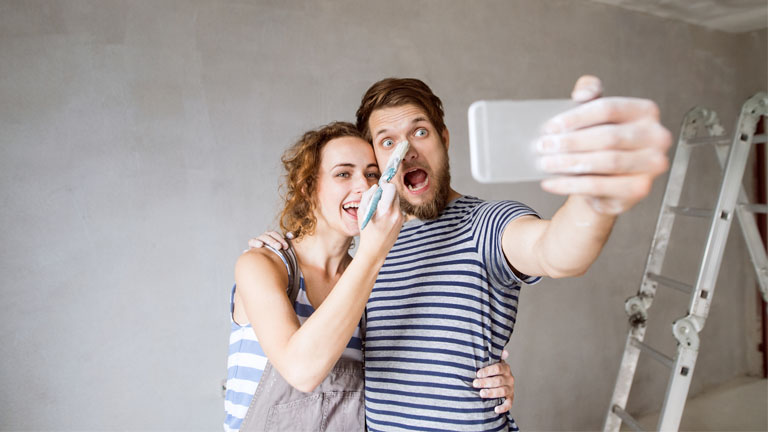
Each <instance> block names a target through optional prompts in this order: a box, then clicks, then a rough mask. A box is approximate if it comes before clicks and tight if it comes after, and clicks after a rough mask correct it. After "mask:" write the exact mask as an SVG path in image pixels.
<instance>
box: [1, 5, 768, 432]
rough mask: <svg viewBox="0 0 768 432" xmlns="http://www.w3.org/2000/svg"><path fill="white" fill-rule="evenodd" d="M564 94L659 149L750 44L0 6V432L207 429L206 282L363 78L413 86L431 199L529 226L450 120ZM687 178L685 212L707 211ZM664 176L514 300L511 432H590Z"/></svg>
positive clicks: (322, 11) (477, 14)
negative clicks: (437, 117) (692, 203)
mask: <svg viewBox="0 0 768 432" xmlns="http://www.w3.org/2000/svg"><path fill="white" fill-rule="evenodd" d="M583 73H593V74H596V75H599V76H601V77H602V79H603V80H604V83H605V88H606V93H607V94H610V95H619V94H623V95H631V96H645V97H650V98H653V99H655V100H657V101H658V102H659V104H660V106H661V108H662V111H663V121H664V123H665V124H666V125H667V126H668V127H669V128H670V129H671V130H673V131H674V132H675V133H677V129H678V125H679V122H680V120H681V118H682V116H683V114H684V113H685V111H686V110H687V109H688V108H689V107H691V106H693V105H695V104H705V105H708V106H710V107H713V108H715V109H718V110H720V111H722V112H723V113H724V114H723V117H724V120H725V122H726V124H727V125H731V124H732V123H733V121H734V120H735V118H736V114H735V113H736V110H737V108H738V107H739V105H740V104H741V102H742V101H743V100H744V99H745V98H746V97H748V96H749V95H750V94H752V93H753V92H755V91H757V90H759V89H761V88H762V89H765V87H766V33H765V31H763V32H756V33H749V34H743V35H730V34H726V33H720V32H714V31H708V30H705V29H702V28H699V27H695V26H692V25H688V24H684V23H680V22H675V21H668V20H662V19H658V18H654V17H650V16H646V15H643V14H639V13H632V12H626V11H622V10H620V9H615V8H613V7H610V6H604V5H597V4H592V3H584V2H580V1H579V2H577V1H564V0H546V1H544V0H537V1H534V0H526V1H523V0H517V1H501V0H498V1H482V2H468V1H459V0H440V1H438V0H416V1H412V0H407V1H406V0H396V1H387V2H372V1H364V2H360V1H353V0H346V1H329V0H325V1H288V2H285V1H147V0H142V1H104V0H90V1H86V0H71V1H54V0H50V1H43V0H1V1H0V184H2V189H0V203H2V205H1V206H0V242H2V245H3V247H2V250H0V286H1V287H2V302H0V328H2V331H1V332H0V352H1V353H2V363H3V367H2V369H0V389H2V390H0V407H2V408H0V428H1V429H35V430H40V429H93V430H124V429H135V430H153V429H154V430H160V429H162V430H169V429H177V430H215V429H218V428H219V424H220V422H221V420H222V418H223V414H222V412H223V409H222V405H223V401H222V399H221V394H220V388H219V386H220V381H221V379H222V378H223V377H224V376H225V373H226V350H227V335H228V325H229V323H228V318H227V296H228V291H229V288H230V286H231V284H232V278H233V276H232V268H233V264H234V261H235V259H236V257H237V256H238V254H239V253H240V251H241V250H242V249H243V247H244V246H245V241H246V240H247V238H248V237H249V236H250V235H252V234H256V233H259V232H261V231H262V230H263V229H265V228H267V227H274V226H275V224H274V221H275V217H274V215H275V213H276V211H277V205H278V203H279V195H278V192H277V185H278V179H277V176H278V174H279V169H278V168H279V167H278V159H279V156H280V154H281V152H282V151H283V149H284V148H285V147H286V146H287V145H288V144H289V143H291V142H292V141H293V140H294V139H296V138H297V137H298V136H299V134H300V133H301V132H302V131H304V130H305V129H307V128H310V127H314V126H317V125H320V124H323V123H326V122H329V121H331V120H338V119H341V120H351V119H352V117H353V114H354V110H355V109H356V107H357V103H358V101H359V98H360V96H361V95H362V93H363V92H364V91H365V89H366V88H367V87H368V86H369V85H370V84H371V83H372V82H374V81H376V80H378V79H380V78H383V77H387V76H415V77H420V78H422V79H424V80H425V81H427V82H428V83H429V84H430V85H431V86H432V87H433V89H434V90H435V91H436V93H437V94H438V95H441V96H442V97H443V101H444V103H445V105H446V112H447V124H448V127H449V128H450V130H451V132H452V144H453V145H452V147H451V158H452V164H453V166H452V169H453V178H454V187H455V188H456V189H457V190H459V191H461V192H463V193H469V194H474V195H479V196H483V197H487V198H513V199H518V200H521V201H524V202H527V203H528V204H530V205H532V206H533V207H535V208H537V209H539V210H540V211H541V212H542V213H543V214H544V215H547V216H549V215H551V214H552V212H553V211H554V209H556V208H557V206H558V205H559V203H560V202H561V200H560V199H559V198H557V197H554V196H547V195H545V194H543V193H542V192H541V191H540V190H539V189H538V187H537V186H536V185H535V184H519V185H503V186H493V187H486V186H481V185H480V184H478V183H475V182H474V181H473V180H472V179H471V177H470V174H469V154H468V148H467V145H466V134H467V130H466V119H465V116H466V114H465V113H466V108H467V107H468V105H469V103H470V102H472V101H473V100H476V99H481V98H550V97H566V96H567V95H568V94H569V92H570V88H571V86H572V84H573V82H574V80H575V79H576V78H577V77H578V76H579V75H581V74H583ZM713 161H714V159H711V158H710V159H708V160H705V161H704V162H705V164H704V165H703V167H704V168H702V169H701V170H700V171H698V172H697V173H696V181H695V185H696V188H695V189H694V191H693V192H696V193H711V191H710V189H711V187H712V186H711V185H713V184H714V185H716V183H717V182H716V181H715V180H713V179H712V176H713V175H714V174H713V173H714V167H715V165H714V162H713ZM664 180H665V179H664V178H662V179H659V181H657V182H656V185H655V188H654V191H653V193H652V195H651V196H650V197H649V198H648V199H647V200H646V201H644V202H643V203H642V204H640V205H639V206H637V208H635V209H634V210H632V211H631V212H630V213H629V214H627V215H625V216H623V217H622V218H621V219H620V221H619V222H618V224H617V225H616V228H615V230H614V233H613V237H612V238H611V240H610V241H609V243H608V245H607V247H606V249H605V251H604V252H603V254H602V256H601V257H600V259H599V260H598V261H597V263H596V264H595V265H594V267H593V269H592V270H590V272H589V273H588V274H587V275H586V276H584V277H582V278H580V279H575V280H562V281H544V282H542V283H540V284H539V285H537V286H535V287H533V288H529V289H525V291H524V292H523V295H522V299H521V301H522V303H521V310H520V315H519V322H518V324H517V328H516V330H517V331H516V333H515V335H514V336H513V338H512V341H511V343H510V346H509V349H510V350H511V352H512V356H511V358H510V363H511V364H512V366H513V369H514V372H515V374H516V376H517V378H518V381H517V383H518V384H517V398H516V401H515V409H514V412H515V416H516V417H517V418H518V422H519V424H520V425H521V426H522V427H523V428H525V429H528V430H541V429H552V430H554V429H574V430H575V429H596V428H599V427H600V425H601V423H602V419H603V415H604V411H605V409H606V407H607V404H608V400H609V397H610V392H611V389H612V386H613V380H614V374H615V371H616V369H617V367H618V362H619V356H620V353H621V351H622V348H623V341H624V335H625V329H626V324H625V322H626V321H625V316H624V313H623V301H624V299H625V298H626V297H628V296H630V295H632V294H633V293H634V292H635V291H636V289H637V287H638V284H639V279H640V275H641V273H642V268H643V265H644V261H645V256H646V254H647V252H648V247H649V244H650V240H651V235H652V230H653V226H654V224H655V219H656V215H657V212H658V210H659V204H660V201H661V193H662V191H663V186H664ZM694 195H695V194H694ZM684 235H685V236H686V241H689V240H690V239H693V238H694V234H693V232H690V233H688V232H686V233H684ZM691 241H692V240H691ZM700 251H701V248H700V246H688V247H685V248H682V249H681V250H680V251H679V257H675V258H671V261H670V263H669V264H668V268H670V269H675V270H680V271H683V270H688V271H690V270H691V269H692V268H694V267H693V264H691V263H692V262H695V260H696V259H698V257H699V256H700ZM694 269H695V268H694ZM750 272H751V267H750V266H749V264H748V262H747V255H746V252H745V250H744V246H743V242H742V241H740V239H738V238H737V237H736V236H732V240H731V241H730V242H729V244H728V250H727V252H726V263H725V265H724V267H723V271H722V276H723V277H721V281H723V282H724V283H722V284H721V286H720V288H719V290H718V292H717V295H716V296H715V302H714V305H713V308H712V314H711V319H710V321H709V322H708V324H707V327H706V328H705V329H704V331H703V336H702V338H703V352H702V355H701V356H700V362H699V365H698V368H697V370H696V374H695V377H694V383H693V391H694V392H697V391H700V390H701V389H703V388H705V387H707V386H711V385H714V384H716V383H719V382H722V381H724V380H727V379H728V378H729V377H732V376H735V375H740V374H745V373H749V372H755V370H754V369H755V367H754V365H752V366H751V363H750V362H749V361H748V359H749V358H750V356H752V357H754V355H755V353H754V344H753V341H751V340H750V339H749V338H747V337H746V336H744V335H745V331H746V330H747V328H748V327H750V326H751V325H752V324H753V319H754V308H755V306H754V305H755V303H754V291H755V288H754V278H753V277H752V275H751V273H750ZM687 277H688V278H689V280H692V277H693V276H692V274H691V275H689V276H687ZM664 296H666V297H665V300H664V301H665V302H666V303H667V304H662V302H661V301H659V302H657V308H658V310H659V312H660V313H661V315H664V314H665V313H666V315H668V316H666V317H664V318H662V319H661V322H662V324H660V325H659V329H658V330H654V329H652V330H651V331H650V332H651V333H655V334H658V335H659V336H658V339H657V340H661V341H663V342H666V343H667V345H666V350H667V352H671V351H672V347H673V345H672V338H671V336H668V335H667V333H668V323H669V322H671V320H672V319H674V318H677V317H679V316H681V315H682V314H684V309H685V304H686V302H685V300H684V299H682V298H680V297H679V296H678V297H677V298H675V297H676V294H675V293H672V294H664ZM675 301H676V302H678V303H677V307H676V308H674V309H673V308H672V307H671V306H669V305H668V304H671V303H674V302H675ZM750 310H751V312H750ZM750 313H751V314H752V315H751V316H750V315H749V314H750ZM745 317H746V318H745ZM662 346H663V344H662ZM753 363H754V362H753ZM649 367H651V368H655V365H650V366H649ZM661 374H662V372H660V371H658V370H655V369H652V372H651V373H641V374H640V377H642V382H641V383H639V384H638V385H637V386H636V391H635V393H633V396H632V402H633V403H634V404H635V408H633V411H635V412H642V411H649V410H653V409H655V408H657V406H658V405H659V404H660V400H661V397H662V395H663V391H664V389H663V382H664V379H665V378H666V376H661Z"/></svg>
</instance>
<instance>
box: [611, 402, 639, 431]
mask: <svg viewBox="0 0 768 432" xmlns="http://www.w3.org/2000/svg"><path fill="white" fill-rule="evenodd" d="M611 411H613V413H614V414H616V415H617V416H619V418H621V420H622V421H623V422H624V423H626V424H627V426H629V427H631V428H632V429H634V430H635V431H636V432H643V428H641V427H640V425H639V424H638V423H637V420H635V418H634V417H632V416H631V415H629V413H628V412H626V411H624V409H623V408H622V407H620V406H618V405H614V406H613V407H612V408H611Z"/></svg>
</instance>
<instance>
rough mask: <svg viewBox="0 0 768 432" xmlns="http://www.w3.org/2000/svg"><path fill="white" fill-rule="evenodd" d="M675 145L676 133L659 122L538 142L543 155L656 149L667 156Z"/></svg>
mask: <svg viewBox="0 0 768 432" xmlns="http://www.w3.org/2000/svg"><path fill="white" fill-rule="evenodd" d="M671 145H672V134H670V133H669V131H668V130H667V129H666V128H665V127H664V126H662V125H660V124H659V123H656V122H650V121H638V122H632V123H628V124H623V125H601V126H595V127H591V128H587V129H581V130H576V131H572V132H566V133H562V134H553V135H543V136H542V137H541V138H539V139H538V140H537V141H536V149H537V151H538V152H539V153H540V154H543V155H546V154H553V153H582V152H591V151H598V150H636V149H641V148H654V149H658V150H661V151H662V152H664V153H666V152H667V150H669V147H670V146H671Z"/></svg>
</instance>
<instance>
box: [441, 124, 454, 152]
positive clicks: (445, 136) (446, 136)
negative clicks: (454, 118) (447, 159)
mask: <svg viewBox="0 0 768 432" xmlns="http://www.w3.org/2000/svg"><path fill="white" fill-rule="evenodd" d="M440 136H441V137H443V145H445V149H446V150H448V147H449V146H450V145H451V134H450V133H448V128H447V127H446V128H443V133H441V134H440Z"/></svg>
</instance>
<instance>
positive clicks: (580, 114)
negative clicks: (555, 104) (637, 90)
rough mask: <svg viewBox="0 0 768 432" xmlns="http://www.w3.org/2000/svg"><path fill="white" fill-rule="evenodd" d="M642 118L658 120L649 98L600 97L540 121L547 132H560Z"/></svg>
mask: <svg viewBox="0 0 768 432" xmlns="http://www.w3.org/2000/svg"><path fill="white" fill-rule="evenodd" d="M643 118H650V119H653V120H658V118H659V107H658V106H657V105H656V104H655V103H654V102H653V101H650V100H647V99H636V98H626V97H608V98H600V99H597V100H593V101H591V102H587V103H585V104H582V105H579V106H577V107H576V108H573V109H570V110H568V111H566V112H564V113H562V114H558V115H556V116H555V117H552V118H551V119H550V120H549V121H547V122H546V123H545V124H544V127H543V129H544V131H545V132H546V133H548V134H555V133H563V132H569V131H574V130H577V129H583V128H587V127H591V126H598V125H603V124H611V123H626V122H632V121H636V120H640V119H643Z"/></svg>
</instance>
